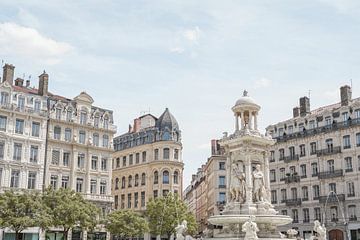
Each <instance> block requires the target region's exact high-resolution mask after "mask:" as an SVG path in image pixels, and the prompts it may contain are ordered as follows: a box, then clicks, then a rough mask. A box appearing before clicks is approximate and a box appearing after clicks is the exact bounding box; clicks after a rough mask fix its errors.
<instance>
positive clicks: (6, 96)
mask: <svg viewBox="0 0 360 240" xmlns="http://www.w3.org/2000/svg"><path fill="white" fill-rule="evenodd" d="M1 104H2V105H6V104H9V94H8V93H6V92H2V93H1Z"/></svg>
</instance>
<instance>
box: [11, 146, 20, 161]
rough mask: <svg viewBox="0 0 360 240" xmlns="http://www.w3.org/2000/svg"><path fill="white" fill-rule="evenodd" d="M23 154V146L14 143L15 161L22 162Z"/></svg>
mask: <svg viewBox="0 0 360 240" xmlns="http://www.w3.org/2000/svg"><path fill="white" fill-rule="evenodd" d="M21 154H22V144H21V143H14V155H13V160H16V161H21Z"/></svg>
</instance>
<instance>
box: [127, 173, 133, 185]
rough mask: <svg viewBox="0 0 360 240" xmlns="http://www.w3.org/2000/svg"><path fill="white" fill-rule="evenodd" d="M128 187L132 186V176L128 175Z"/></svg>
mask: <svg viewBox="0 0 360 240" xmlns="http://www.w3.org/2000/svg"><path fill="white" fill-rule="evenodd" d="M128 187H132V176H131V175H130V176H129V177H128Z"/></svg>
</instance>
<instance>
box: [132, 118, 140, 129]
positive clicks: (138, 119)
mask: <svg viewBox="0 0 360 240" xmlns="http://www.w3.org/2000/svg"><path fill="white" fill-rule="evenodd" d="M140 126H141V120H140V118H135V119H134V127H133V132H139V130H140Z"/></svg>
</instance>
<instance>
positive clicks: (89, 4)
mask: <svg viewBox="0 0 360 240" xmlns="http://www.w3.org/2000/svg"><path fill="white" fill-rule="evenodd" d="M1 59H2V60H3V61H4V62H6V63H11V64H14V65H15V72H16V76H17V77H24V78H25V79H28V78H29V77H30V79H31V81H32V85H34V86H36V87H37V85H38V82H37V80H38V76H39V75H40V74H41V73H42V72H43V71H44V70H46V72H47V73H48V74H49V78H50V80H49V89H50V91H51V92H56V93H57V94H59V95H64V96H66V97H69V98H73V97H75V96H77V95H78V94H79V93H80V92H82V91H86V92H87V93H88V94H90V95H91V96H92V97H93V98H94V100H95V103H94V104H95V105H96V106H99V107H103V108H107V109H112V110H113V111H114V121H115V125H117V129H118V133H117V134H118V135H119V134H122V133H124V132H126V131H127V129H128V125H129V124H130V123H132V121H133V119H134V118H136V117H138V116H140V114H143V113H144V112H148V111H150V113H152V114H153V115H155V116H160V114H161V113H162V112H163V111H164V110H165V108H166V107H168V108H169V109H170V112H171V113H172V114H173V115H174V116H175V118H176V119H177V121H178V122H179V125H180V128H181V130H182V143H183V160H184V163H185V170H184V177H185V178H184V184H185V186H184V187H186V185H187V184H189V182H190V179H191V175H192V174H194V173H196V170H197V168H198V167H200V166H201V164H203V163H205V162H206V161H207V158H208V157H209V156H210V140H211V139H217V138H221V136H222V133H223V132H225V131H227V132H229V133H232V132H233V131H234V117H233V113H232V111H231V107H232V106H233V105H234V104H235V102H236V100H237V99H238V98H239V97H241V96H242V93H243V90H244V89H246V90H247V91H248V92H249V95H250V96H251V97H252V98H254V99H255V101H256V102H257V103H258V104H259V105H261V106H262V110H261V112H260V114H259V115H260V116H259V126H260V129H261V131H262V132H265V128H266V126H268V125H270V124H274V123H277V122H279V121H283V120H285V119H288V118H290V117H291V116H292V108H293V107H295V106H298V105H299V98H300V97H302V96H309V94H310V99H311V100H310V102H311V103H310V104H311V108H312V109H314V108H316V107H320V106H322V105H327V104H331V103H335V102H338V101H339V98H340V97H339V88H340V86H342V85H345V84H348V85H350V84H351V82H352V85H353V97H359V96H360V67H359V65H360V1H358V0H328V1H326V0H301V1H285V0H283V1H280V0H271V1H265V0H264V1H256V0H249V1H242V0H238V1H235V0H234V1H230V0H223V1H217V0H213V1H212V0H206V1H200V0H199V1H194V0H181V1H180V0H178V1H174V0H167V1H160V0H159V1H157V0H153V1H140V0H139V1H137V0H128V1H126V0H116V1H115V0H114V1H110V0H102V1H94V0H87V1H82V0H77V1H41V0H27V1H17V0H12V1H5V0H0V60H1Z"/></svg>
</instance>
